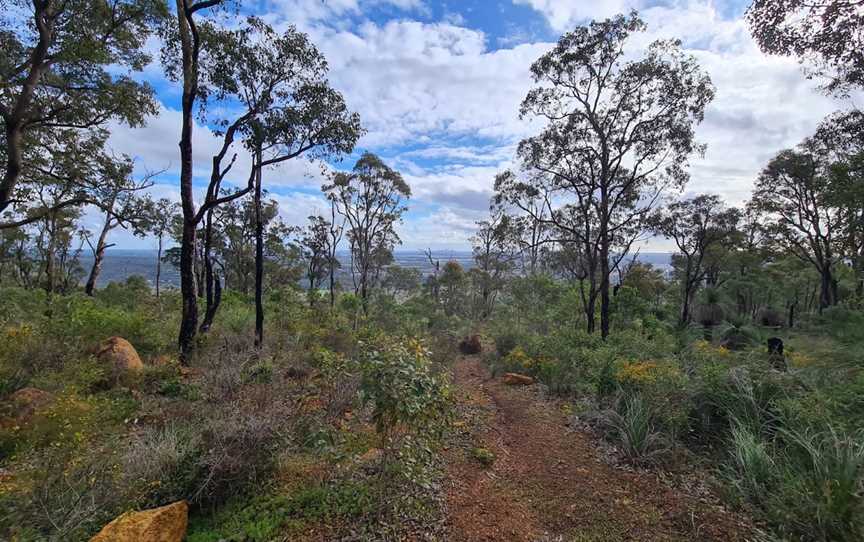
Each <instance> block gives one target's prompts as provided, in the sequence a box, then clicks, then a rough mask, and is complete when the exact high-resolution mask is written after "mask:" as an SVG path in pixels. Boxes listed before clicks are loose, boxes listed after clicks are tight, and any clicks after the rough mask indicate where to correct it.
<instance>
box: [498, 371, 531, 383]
mask: <svg viewBox="0 0 864 542" xmlns="http://www.w3.org/2000/svg"><path fill="white" fill-rule="evenodd" d="M501 379H502V380H503V381H504V383H505V384H507V385H510V386H530V385H531V384H533V383H534V379H533V378H531V377H530V376H526V375H520V374H518V373H504V376H503V377H501Z"/></svg>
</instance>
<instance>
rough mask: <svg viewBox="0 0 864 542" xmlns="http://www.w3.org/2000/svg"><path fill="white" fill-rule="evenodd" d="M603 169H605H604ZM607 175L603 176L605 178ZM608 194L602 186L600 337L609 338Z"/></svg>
mask: <svg viewBox="0 0 864 542" xmlns="http://www.w3.org/2000/svg"><path fill="white" fill-rule="evenodd" d="M604 169H605V168H604ZM607 176H608V173H607V174H604V175H603V178H606V177H607ZM608 198H609V194H608V193H607V190H606V188H605V183H604V186H603V187H602V188H601V191H600V337H601V338H602V339H603V340H606V338H607V337H609V312H610V311H609V309H610V300H609V274H610V270H609V245H610V243H611V240H610V239H609V202H608V201H607V200H608Z"/></svg>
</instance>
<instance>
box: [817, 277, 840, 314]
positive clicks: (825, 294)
mask: <svg viewBox="0 0 864 542" xmlns="http://www.w3.org/2000/svg"><path fill="white" fill-rule="evenodd" d="M836 292H837V285H836V283H835V281H834V276H833V275H832V273H831V268H830V267H828V266H825V267H824V268H822V270H821V271H820V273H819V314H822V311H823V310H824V309H826V308H828V307H830V306H832V305H834V304H835V302H836V299H835V297H836Z"/></svg>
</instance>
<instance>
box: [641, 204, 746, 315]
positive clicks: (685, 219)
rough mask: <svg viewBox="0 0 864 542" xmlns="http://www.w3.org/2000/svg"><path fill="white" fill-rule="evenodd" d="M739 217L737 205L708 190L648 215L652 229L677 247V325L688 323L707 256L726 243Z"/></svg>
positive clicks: (714, 254) (705, 269)
mask: <svg viewBox="0 0 864 542" xmlns="http://www.w3.org/2000/svg"><path fill="white" fill-rule="evenodd" d="M739 220H740V211H739V210H738V209H735V208H731V209H728V208H726V207H725V206H724V205H723V202H722V200H721V199H720V197H719V196H716V195H708V194H702V195H699V196H696V197H694V198H691V199H687V200H683V201H676V202H674V203H671V204H670V205H668V206H667V207H666V208H665V209H662V210H660V211H658V212H657V213H656V214H655V215H654V216H653V217H651V223H652V227H653V230H654V232H655V233H657V234H658V235H662V236H664V237H667V238H669V239H672V240H673V241H675V246H676V247H678V254H677V256H678V258H677V259H678V262H677V264H678V265H676V267H677V268H678V271H679V273H680V281H681V309H680V316H679V320H678V322H679V324H680V325H682V326H686V325H687V324H689V323H690V318H691V314H690V306H691V303H692V301H693V296H694V295H695V294H696V292H697V290H698V289H699V286H700V285H701V284H702V282H703V280H705V277H706V275H707V274H708V272H709V265H708V259H710V258H712V257H715V258H717V257H718V255H717V251H718V249H720V248H722V247H723V246H724V245H726V246H727V247H728V246H729V244H730V242H731V241H732V240H733V237H734V234H735V232H736V227H737V224H738V221H739Z"/></svg>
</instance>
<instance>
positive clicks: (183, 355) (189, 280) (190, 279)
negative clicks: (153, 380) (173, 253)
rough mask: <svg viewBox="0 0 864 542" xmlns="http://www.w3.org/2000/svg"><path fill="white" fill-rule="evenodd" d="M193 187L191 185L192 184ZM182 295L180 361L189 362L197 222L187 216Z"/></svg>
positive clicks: (195, 314)
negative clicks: (191, 220)
mask: <svg viewBox="0 0 864 542" xmlns="http://www.w3.org/2000/svg"><path fill="white" fill-rule="evenodd" d="M190 188H191V186H190ZM180 296H181V297H182V299H183V310H182V314H181V320H180V335H179V337H178V344H179V347H180V361H181V363H183V364H184V365H185V364H187V363H188V361H189V360H188V358H189V355H190V354H191V353H192V349H193V347H194V341H195V332H196V331H197V328H198V297H197V296H196V295H195V223H194V222H190V221H189V220H188V219H187V218H186V217H184V220H183V236H182V238H181V244H180Z"/></svg>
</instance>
